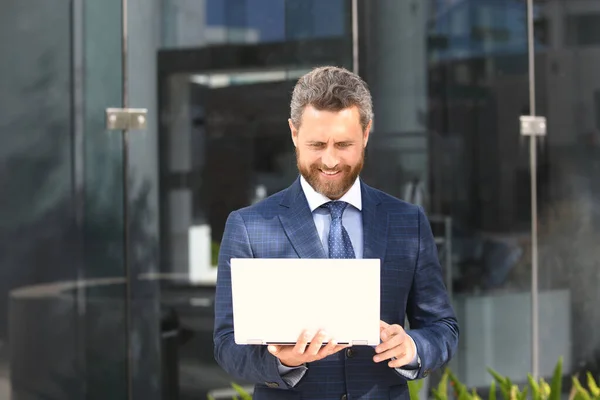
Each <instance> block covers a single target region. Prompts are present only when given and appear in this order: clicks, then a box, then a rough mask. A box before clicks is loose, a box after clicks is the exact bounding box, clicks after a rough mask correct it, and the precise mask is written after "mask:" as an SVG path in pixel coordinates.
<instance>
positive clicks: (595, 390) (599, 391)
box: [587, 371, 600, 397]
mask: <svg viewBox="0 0 600 400" xmlns="http://www.w3.org/2000/svg"><path fill="white" fill-rule="evenodd" d="M587 384H588V388H589V389H590V392H592V394H593V395H594V396H596V397H600V388H599V387H598V385H597V384H596V381H595V380H594V376H593V375H592V373H591V372H589V371H588V373H587Z"/></svg>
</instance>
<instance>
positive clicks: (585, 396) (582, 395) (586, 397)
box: [573, 376, 591, 400]
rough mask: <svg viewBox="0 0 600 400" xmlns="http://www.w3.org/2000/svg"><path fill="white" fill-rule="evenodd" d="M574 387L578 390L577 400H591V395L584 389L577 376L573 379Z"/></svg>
mask: <svg viewBox="0 0 600 400" xmlns="http://www.w3.org/2000/svg"><path fill="white" fill-rule="evenodd" d="M573 386H574V387H575V389H576V390H577V394H576V398H579V399H582V400H591V397H590V394H589V393H588V391H587V390H585V389H584V388H583V386H581V383H580V382H579V379H577V377H575V376H574V377H573Z"/></svg>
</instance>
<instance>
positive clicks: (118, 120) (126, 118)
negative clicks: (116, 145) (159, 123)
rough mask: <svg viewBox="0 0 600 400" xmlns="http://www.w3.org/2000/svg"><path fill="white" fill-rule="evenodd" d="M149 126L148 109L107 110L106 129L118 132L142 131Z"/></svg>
mask: <svg viewBox="0 0 600 400" xmlns="http://www.w3.org/2000/svg"><path fill="white" fill-rule="evenodd" d="M147 126H148V109H146V108H107V109H106V129H108V130H116V131H127V130H142V129H146V127H147Z"/></svg>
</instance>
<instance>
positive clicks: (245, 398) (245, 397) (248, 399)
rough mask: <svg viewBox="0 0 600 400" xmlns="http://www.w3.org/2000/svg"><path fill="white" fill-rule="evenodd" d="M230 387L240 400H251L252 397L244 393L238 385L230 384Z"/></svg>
mask: <svg viewBox="0 0 600 400" xmlns="http://www.w3.org/2000/svg"><path fill="white" fill-rule="evenodd" d="M231 386H232V387H233V388H234V389H235V391H236V392H238V394H239V395H240V397H241V400H252V396H250V394H248V392H246V391H245V390H244V388H242V387H241V386H240V385H238V384H236V383H232V384H231ZM236 398H237V397H236Z"/></svg>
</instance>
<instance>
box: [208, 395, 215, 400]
mask: <svg viewBox="0 0 600 400" xmlns="http://www.w3.org/2000/svg"><path fill="white" fill-rule="evenodd" d="M206 400H215V398H214V397H212V396H211V395H210V394H209V395H207V396H206Z"/></svg>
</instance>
